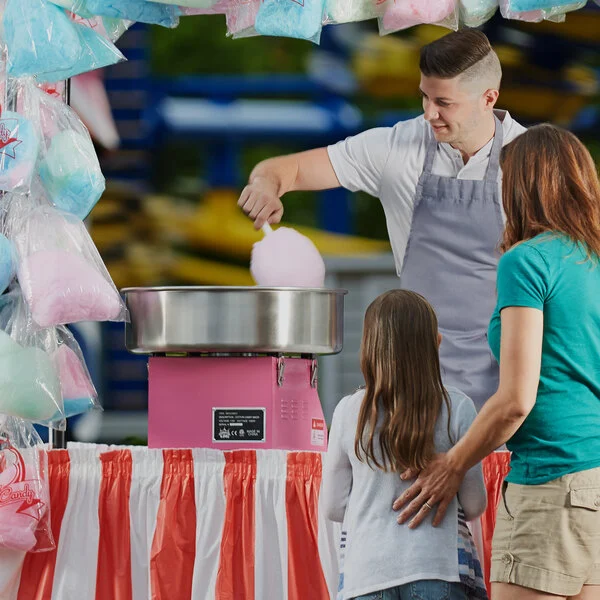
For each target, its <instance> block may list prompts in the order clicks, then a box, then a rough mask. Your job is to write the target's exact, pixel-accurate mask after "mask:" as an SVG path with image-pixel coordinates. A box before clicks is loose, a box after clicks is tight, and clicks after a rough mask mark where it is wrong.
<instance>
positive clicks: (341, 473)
mask: <svg viewBox="0 0 600 600" xmlns="http://www.w3.org/2000/svg"><path fill="white" fill-rule="evenodd" d="M440 342H441V335H440V334H439V333H438V324H437V318H436V315H435V313H434V311H433V309H432V307H431V306H430V305H429V303H428V302H427V301H426V300H425V299H424V298H423V297H422V296H420V295H418V294H416V293H414V292H410V291H406V290H392V291H389V292H386V293H384V294H382V295H381V296H379V297H378V298H377V299H376V300H375V301H374V302H373V303H372V304H371V305H370V306H369V308H368V309H367V313H366V316H365V323H364V332H363V339H362V347H361V369H362V372H363V375H364V378H365V382H366V386H365V388H364V389H360V390H358V391H357V392H356V393H354V394H353V395H352V396H347V397H345V398H343V399H342V400H341V401H340V403H339V404H338V406H337V408H336V410H335V413H334V415H333V422H332V426H331V433H330V437H329V450H328V453H327V456H326V459H325V467H324V474H323V489H322V495H321V502H322V505H321V506H322V509H323V510H324V511H325V515H326V516H327V517H328V518H330V519H332V520H334V521H340V522H341V521H344V529H345V530H346V532H347V539H346V548H345V557H344V580H343V593H342V597H343V599H344V600H347V599H350V598H353V599H357V600H371V599H372V600H380V599H381V600H412V599H415V600H416V599H418V600H467V599H469V598H486V597H487V596H486V593H485V587H484V585H483V580H482V577H481V568H480V565H479V562H478V560H477V555H476V552H475V548H474V544H473V542H472V539H471V537H470V534H469V531H468V529H467V526H466V522H465V521H466V520H471V519H475V518H476V517H478V516H479V515H481V514H482V513H483V511H484V510H485V506H486V492H485V486H484V483H483V475H482V471H481V466H480V465H476V466H474V467H473V468H472V469H470V470H469V471H468V472H467V473H466V475H465V477H464V481H463V484H462V486H461V488H460V490H459V492H458V498H455V500H454V502H453V503H452V507H451V511H452V513H453V518H448V519H446V520H445V522H444V523H443V524H442V525H441V526H440V527H437V528H435V529H434V528H429V527H428V528H421V529H417V530H411V529H409V528H408V527H407V526H405V525H398V523H397V522H396V516H395V514H394V512H393V510H392V503H393V502H394V500H395V499H396V498H397V497H398V496H399V495H400V494H401V493H402V492H403V491H404V490H405V489H406V488H408V486H409V483H408V482H404V481H402V480H401V479H400V474H401V473H402V472H403V471H404V470H405V469H423V468H424V467H425V466H426V465H427V464H428V463H429V461H430V460H431V459H432V458H433V456H434V454H435V453H438V452H446V451H447V450H449V449H450V448H451V447H452V446H453V444H454V443H455V442H456V441H458V440H459V439H460V438H461V436H462V435H463V434H464V432H465V431H467V429H468V428H469V426H470V424H471V422H472V421H473V419H474V418H475V414H476V412H475V406H474V405H473V402H472V401H471V400H470V399H469V398H468V397H467V396H465V395H464V394H462V393H461V392H459V391H458V390H457V389H454V388H448V389H445V388H444V387H443V385H442V380H441V375H440V363H439V354H438V348H439V344H440Z"/></svg>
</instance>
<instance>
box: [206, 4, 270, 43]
mask: <svg viewBox="0 0 600 600" xmlns="http://www.w3.org/2000/svg"><path fill="white" fill-rule="evenodd" d="M260 3H261V0H230V2H228V3H227V4H226V5H225V6H224V12H225V19H226V22H227V35H230V36H231V37H233V38H234V39H236V38H241V37H249V36H251V35H257V33H256V29H255V28H254V25H255V23H256V16H257V15H258V9H259V8H260ZM218 6H220V4H219V5H216V6H215V7H214V8H213V10H215V9H216V8H217V7H218Z"/></svg>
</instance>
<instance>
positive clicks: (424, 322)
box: [354, 290, 450, 472]
mask: <svg viewBox="0 0 600 600" xmlns="http://www.w3.org/2000/svg"><path fill="white" fill-rule="evenodd" d="M360 360H361V370H362V373H363V376H364V378H365V383H366V390H365V395H364V398H363V401H362V405H361V408H360V414H359V419H358V427H357V431H356V438H355V442H354V451H355V453H356V456H357V457H358V459H359V460H361V461H365V460H366V462H367V464H371V463H373V464H374V465H375V466H376V467H378V468H380V469H383V470H384V471H388V470H390V471H394V472H402V471H404V470H405V469H406V468H412V469H423V468H425V466H426V465H427V463H428V462H429V461H430V460H431V458H432V457H433V455H434V452H435V446H434V432H435V426H436V422H437V420H438V417H439V415H440V409H441V407H442V402H445V403H446V405H447V407H448V414H449V413H450V402H449V399H448V395H447V393H446V390H445V389H444V386H443V385H442V377H441V373H440V359H439V352H438V323H437V317H436V315H435V312H434V310H433V308H432V307H431V305H430V304H429V303H428V302H427V301H426V300H425V298H423V297H422V296H420V295H419V294H416V293H414V292H410V291H407V290H391V291H389V292H386V293H384V294H382V295H381V296H379V297H378V298H377V299H376V300H375V301H374V302H373V303H372V304H371V305H370V306H369V308H368V309H367V312H366V315H365V323H364V331H363V338H362V347H361V359H360ZM376 434H378V437H379V448H378V450H379V453H380V459H381V460H378V458H377V452H376V448H375V440H376Z"/></svg>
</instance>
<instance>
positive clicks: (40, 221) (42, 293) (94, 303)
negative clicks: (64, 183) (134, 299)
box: [7, 198, 127, 327]
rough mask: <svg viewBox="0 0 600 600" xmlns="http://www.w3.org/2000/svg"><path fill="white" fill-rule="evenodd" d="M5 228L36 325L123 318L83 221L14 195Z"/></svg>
mask: <svg viewBox="0 0 600 600" xmlns="http://www.w3.org/2000/svg"><path fill="white" fill-rule="evenodd" d="M7 228H8V231H9V234H10V237H11V239H12V240H13V243H14V244H15V247H16V249H17V253H18V255H19V259H18V263H17V277H18V279H19V283H20V285H21V288H22V290H23V296H24V298H25V301H26V302H27V305H28V306H29V310H30V312H31V317H32V318H33V320H34V322H35V323H36V324H37V325H38V326H40V327H51V326H54V325H64V324H67V323H76V322H79V321H122V320H125V319H126V316H127V312H126V309H125V305H124V304H123V301H122V299H121V296H120V295H119V292H118V291H117V288H116V287H115V285H114V283H113V282H112V279H111V278H110V275H109V274H108V271H107V270H106V267H105V266H104V263H103V262H102V259H101V258H100V255H99V254H98V250H97V249H96V247H95V246H94V243H93V241H92V239H91V238H90V236H89V233H88V232H87V230H86V228H85V226H84V224H83V223H82V222H81V220H79V219H77V217H75V216H73V215H70V214H69V213H65V212H62V211H59V210H57V209H56V208H54V207H52V206H45V205H40V206H37V207H35V208H33V209H28V207H27V203H24V202H19V201H18V199H15V198H13V199H12V201H11V207H10V211H9V217H8V227H7Z"/></svg>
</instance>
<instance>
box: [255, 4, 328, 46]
mask: <svg viewBox="0 0 600 600" xmlns="http://www.w3.org/2000/svg"><path fill="white" fill-rule="evenodd" d="M324 12H325V6H324V0H264V2H263V3H262V4H261V5H260V8H259V9H258V14H257V15H256V24H255V28H256V32H257V33H259V34H260V35H271V36H281V37H290V38H299V39H303V40H310V41H312V42H315V43H318V41H319V39H320V37H321V28H322V23H323V15H324Z"/></svg>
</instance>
